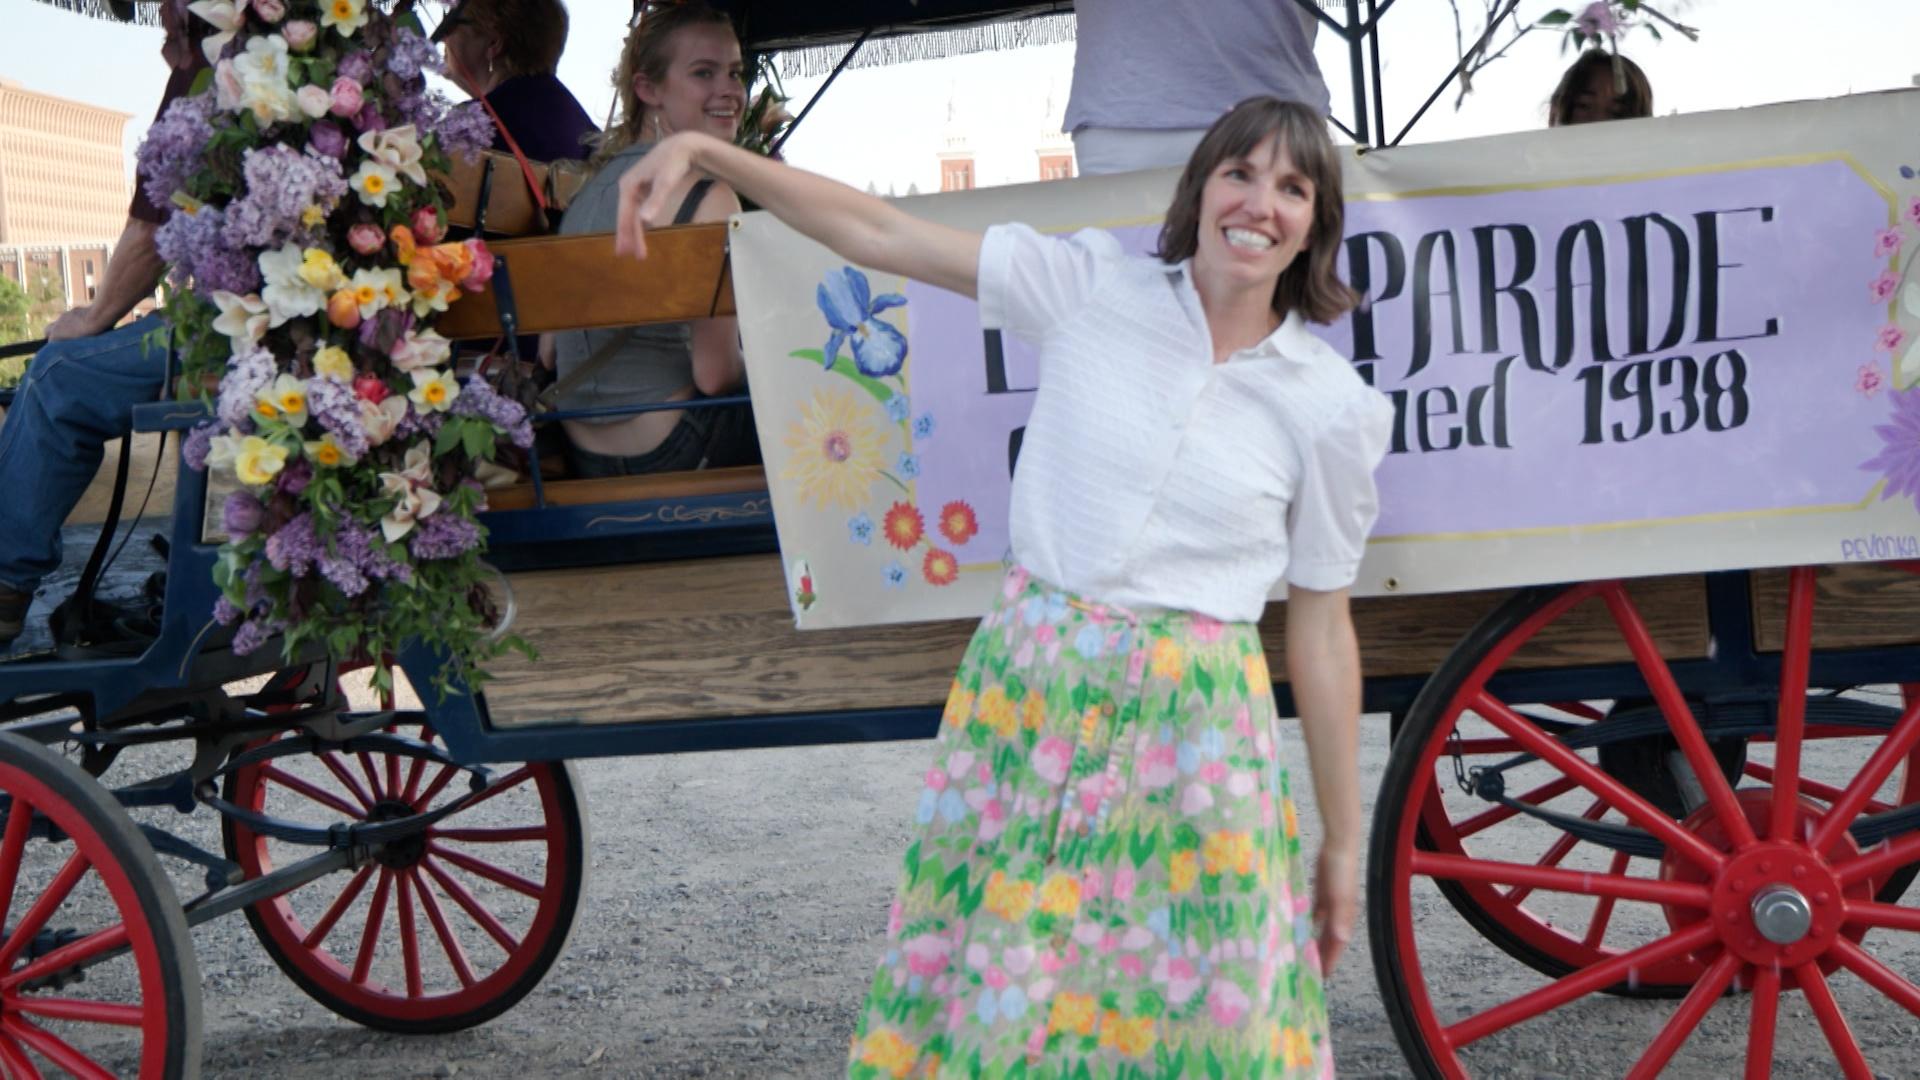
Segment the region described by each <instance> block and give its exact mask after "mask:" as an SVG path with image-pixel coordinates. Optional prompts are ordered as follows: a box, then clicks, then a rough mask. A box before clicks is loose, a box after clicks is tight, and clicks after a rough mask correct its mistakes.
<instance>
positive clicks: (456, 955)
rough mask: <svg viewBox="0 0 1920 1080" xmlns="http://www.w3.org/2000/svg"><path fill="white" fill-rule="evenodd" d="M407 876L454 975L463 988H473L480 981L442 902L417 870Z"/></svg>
mask: <svg viewBox="0 0 1920 1080" xmlns="http://www.w3.org/2000/svg"><path fill="white" fill-rule="evenodd" d="M407 876H408V877H410V878H412V879H413V892H414V895H416V896H418V897H419V898H420V906H421V907H422V908H424V909H426V912H427V921H428V922H429V923H431V924H433V934H434V936H435V937H437V938H439V939H440V949H441V951H442V952H444V953H446V954H447V963H449V964H451V965H453V973H454V975H455V976H456V977H457V978H458V979H459V980H460V985H461V986H472V985H473V984H474V983H475V982H476V981H478V980H476V979H475V978H474V977H473V965H472V964H470V963H468V962H467V950H466V949H464V948H462V947H461V945H460V939H459V938H458V937H457V936H455V934H454V932H453V927H452V926H450V925H449V924H448V923H447V914H446V912H445V911H444V910H443V909H442V908H441V907H440V901H439V900H438V899H436V898H435V897H434V895H433V890H432V889H431V888H429V887H428V886H427V883H426V882H425V881H423V880H421V878H420V872H419V871H418V870H417V869H414V868H409V869H408V870H407Z"/></svg>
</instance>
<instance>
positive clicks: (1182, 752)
mask: <svg viewBox="0 0 1920 1080" xmlns="http://www.w3.org/2000/svg"><path fill="white" fill-rule="evenodd" d="M1174 757H1175V760H1177V761H1178V762H1179V764H1180V775H1181V776H1192V775H1193V774H1194V773H1196V772H1198V771H1200V748H1199V747H1197V746H1195V745H1193V744H1192V743H1190V742H1185V741H1182V742H1181V743H1180V749H1179V750H1177V751H1175V752H1174Z"/></svg>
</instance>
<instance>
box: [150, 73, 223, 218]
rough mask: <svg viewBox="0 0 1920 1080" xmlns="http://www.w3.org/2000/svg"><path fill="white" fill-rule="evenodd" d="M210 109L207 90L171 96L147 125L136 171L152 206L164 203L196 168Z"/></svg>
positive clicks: (208, 129) (208, 132)
mask: <svg viewBox="0 0 1920 1080" xmlns="http://www.w3.org/2000/svg"><path fill="white" fill-rule="evenodd" d="M213 112H214V102H213V95H212V94H211V93H200V94H194V95H193V96H192V97H183V98H175V99H173V103H172V104H170V105H168V106H167V111H166V112H163V113H161V114H160V119H158V120H155V121H154V122H153V126H151V127H149V128H147V136H146V138H144V139H142V140H140V150H139V153H138V157H139V162H140V167H139V172H140V177H141V185H142V190H144V191H145V192H146V193H147V198H148V200H150V201H151V202H152V203H153V204H154V205H155V206H165V205H167V203H168V202H170V201H171V200H172V199H173V193H174V192H176V191H185V190H186V188H187V182H188V181H189V180H191V179H192V178H193V174H194V173H196V172H199V171H200V168H201V165H202V156H203V155H204V153H205V151H206V145H207V140H208V139H211V138H212V137H213Z"/></svg>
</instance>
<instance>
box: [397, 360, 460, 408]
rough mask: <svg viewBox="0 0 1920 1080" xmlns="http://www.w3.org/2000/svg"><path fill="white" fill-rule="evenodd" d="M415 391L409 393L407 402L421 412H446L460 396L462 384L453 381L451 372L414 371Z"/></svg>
mask: <svg viewBox="0 0 1920 1080" xmlns="http://www.w3.org/2000/svg"><path fill="white" fill-rule="evenodd" d="M409 374H411V375H412V376H413V389H412V390H409V391H407V400H409V401H411V402H413V407H414V408H416V409H419V410H420V411H421V412H446V411H447V408H448V406H450V405H452V404H453V399H455V398H457V397H459V396H460V384H459V383H457V382H455V381H454V380H453V372H451V371H427V370H420V371H413V372H409Z"/></svg>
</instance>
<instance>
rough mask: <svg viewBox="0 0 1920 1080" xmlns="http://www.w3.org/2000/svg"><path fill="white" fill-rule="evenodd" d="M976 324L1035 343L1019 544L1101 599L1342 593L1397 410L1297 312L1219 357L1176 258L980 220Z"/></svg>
mask: <svg viewBox="0 0 1920 1080" xmlns="http://www.w3.org/2000/svg"><path fill="white" fill-rule="evenodd" d="M979 295H980V318H981V322H982V324H983V325H985V326H986V327H987V328H988V329H1002V330H1005V331H1008V332H1010V333H1013V334H1016V335H1018V336H1020V337H1022V338H1025V339H1027V340H1029V341H1031V342H1033V343H1034V344H1036V345H1038V346H1039V347H1040V388H1039V392H1038V393H1037V394H1036V395H1035V400H1034V406H1033V413H1032V416H1031V418H1030V419H1029V420H1028V424H1027V431H1026V434H1025V436H1024V438H1023V440H1022V442H1021V448H1020V460H1019V464H1018V467H1017V468H1016V469H1015V471H1014V478H1013V507H1012V519H1011V522H1010V525H1011V533H1012V541H1013V555H1014V558H1015V559H1016V560H1017V561H1019V562H1020V564H1021V565H1023V566H1025V567H1026V568H1027V569H1029V570H1031V571H1032V572H1033V573H1034V574H1036V575H1038V576H1039V577H1041V578H1043V579H1046V580H1048V581H1051V582H1054V583H1055V584H1058V585H1060V586H1062V587H1064V588H1067V589H1071V590H1073V591H1075V592H1078V593H1081V594H1083V595H1086V596H1088V597H1090V598H1093V599H1097V600H1101V601H1104V602H1107V603H1112V604H1119V605H1123V606H1126V607H1133V608H1169V609H1185V610H1190V611H1197V612H1200V613H1201V614H1204V615H1210V616H1212V617H1214V618H1217V619H1221V620H1225V621H1230V622H1250V621H1253V620H1255V619H1258V618H1259V617H1260V613H1261V611H1262V610H1263V609H1264V608H1265V606H1266V602H1267V596H1268V594H1270V593H1271V592H1272V591H1273V589H1274V587H1275V586H1276V585H1277V584H1278V583H1279V582H1280V581H1281V580H1282V579H1285V580H1286V581H1287V582H1289V583H1291V584H1293V585H1297V586H1300V587H1302V588H1307V589H1323V590H1324V589H1339V588H1344V587H1346V586H1348V585H1351V584H1352V583H1353V581H1354V579H1355V577H1356V576H1357V574H1358V572H1359V566H1360V557H1361V554H1362V551H1363V549H1364V547H1365V545H1366V538H1367V532H1368V530H1369V529H1371V528H1372V527H1373V522H1374V519H1375V518H1376V517H1377V516H1378V501H1377V498H1376V495H1375V489H1374V482H1373V470H1374V468H1375V466H1377V465H1378V464H1379V463H1380V460H1381V458H1382V457H1384V456H1385V454H1386V449H1387V440H1388V438H1389V436H1390V434H1391V426H1392V422H1393V410H1392V407H1391V406H1390V405H1389V404H1388V403H1387V400H1386V398H1385V397H1384V396H1382V395H1381V394H1380V393H1379V392H1378V391H1376V390H1374V389H1373V388H1372V387H1370V386H1368V385H1367V384H1366V383H1365V382H1364V381H1362V380H1361V378H1360V376H1359V375H1358V374H1357V373H1356V372H1355V371H1354V369H1353V366H1352V364H1351V363H1349V362H1348V361H1347V359H1346V358H1345V357H1342V356H1341V355H1340V354H1339V353H1337V352H1335V351H1334V350H1333V348H1332V347H1331V346H1329V345H1327V344H1326V343H1325V342H1323V341H1321V340H1320V339H1319V338H1317V337H1315V336H1313V334H1311V333H1309V332H1308V330H1307V328H1306V324H1305V322H1304V321H1303V320H1302V319H1301V317H1300V316H1299V315H1298V314H1290V315H1288V316H1287V318H1286V319H1285V321H1284V322H1282V323H1281V325H1280V328H1279V329H1278V330H1275V331H1274V332H1273V334H1272V335H1271V336H1270V337H1268V338H1267V339H1266V340H1265V341H1262V342H1261V343H1260V344H1258V345H1255V346H1253V347H1252V348H1249V349H1245V350H1242V351H1241V352H1238V353H1235V354H1234V355H1233V356H1232V357H1230V358H1228V360H1227V361H1226V362H1224V363H1218V364H1216V363H1214V362H1213V345H1212V339H1211V337H1210V335H1209V332H1208V329H1207V324H1206V316H1205V314H1204V313H1203V312H1202V310H1201V307H1200V297H1199V294H1198V293H1196V292H1195V291H1194V287H1193V283H1192V281H1191V280H1190V275H1189V272H1188V267H1187V265H1186V264H1184V263H1183V264H1180V265H1168V264H1165V263H1162V262H1160V261H1158V260H1155V259H1149V258H1139V257H1130V256H1128V255H1126V254H1125V253H1123V252H1122V251H1121V250H1120V245H1119V242H1118V241H1117V240H1115V239H1114V238H1113V237H1112V236H1111V235H1109V234H1107V233H1104V232H1100V231H1098V230H1093V229H1089V230H1085V231H1083V232H1080V233H1077V234H1075V235H1074V236H1072V237H1070V238H1058V237H1049V236H1043V235H1041V234H1040V233H1038V232H1036V231H1034V230H1033V229H1032V228H1029V227H1028V226H1025V225H998V226H995V227H993V228H991V229H988V230H987V233H986V239H985V241H984V243H983V244H982V246H981V249H980V273H979Z"/></svg>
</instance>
